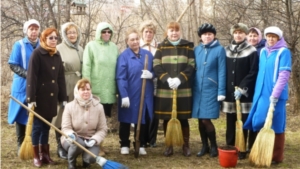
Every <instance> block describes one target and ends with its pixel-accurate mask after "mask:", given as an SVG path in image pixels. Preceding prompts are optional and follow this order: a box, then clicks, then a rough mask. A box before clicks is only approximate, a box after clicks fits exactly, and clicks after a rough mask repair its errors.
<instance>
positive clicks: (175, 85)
mask: <svg viewBox="0 0 300 169" xmlns="http://www.w3.org/2000/svg"><path fill="white" fill-rule="evenodd" d="M180 84H181V82H180V80H179V78H178V77H175V78H173V79H172V82H171V85H169V87H170V88H171V89H177V88H178V86H179V85H180Z"/></svg>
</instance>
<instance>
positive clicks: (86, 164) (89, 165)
mask: <svg viewBox="0 0 300 169" xmlns="http://www.w3.org/2000/svg"><path fill="white" fill-rule="evenodd" d="M82 158H83V157H82ZM90 167H91V164H90V163H87V162H85V161H84V160H83V159H82V168H90Z"/></svg>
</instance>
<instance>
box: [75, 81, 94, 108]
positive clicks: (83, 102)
mask: <svg viewBox="0 0 300 169" xmlns="http://www.w3.org/2000/svg"><path fill="white" fill-rule="evenodd" d="M74 97H75V100H77V102H78V104H79V105H80V106H82V107H84V108H87V107H89V105H90V104H91V103H92V100H93V95H92V94H91V97H90V98H89V99H87V100H84V99H83V98H81V97H80V95H79V90H78V85H77V84H76V86H75V87H74Z"/></svg>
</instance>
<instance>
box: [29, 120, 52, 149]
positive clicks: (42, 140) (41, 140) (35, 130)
mask: <svg viewBox="0 0 300 169" xmlns="http://www.w3.org/2000/svg"><path fill="white" fill-rule="evenodd" d="M46 120H47V121H48V122H49V123H51V121H52V118H51V119H46ZM49 130H50V126H48V125H47V124H46V123H44V122H43V121H42V120H40V119H39V118H37V117H34V120H33V126H32V145H39V144H42V145H44V144H48V140H49Z"/></svg>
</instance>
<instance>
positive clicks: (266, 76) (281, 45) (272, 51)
mask: <svg viewBox="0 0 300 169" xmlns="http://www.w3.org/2000/svg"><path fill="white" fill-rule="evenodd" d="M264 35H265V38H266V39H267V43H266V47H265V48H263V49H262V51H261V55H260V58H259V71H258V76H257V80H256V86H255V93H254V98H253V105H252V108H251V111H250V114H249V117H248V119H247V121H246V122H245V124H244V128H245V129H249V130H251V131H254V132H256V133H257V132H259V131H260V129H262V127H263V126H264V123H265V119H266V117H267V113H268V109H269V105H270V103H272V104H273V105H274V106H275V107H274V108H275V110H274V112H273V119H272V129H273V130H274V131H275V144H274V151H273V158H272V163H281V162H282V161H283V151H284V141H285V127H286V107H285V105H286V101H287V100H288V80H289V77H290V73H291V69H292V65H291V53H290V50H289V49H288V48H287V44H286V42H285V40H284V38H283V32H282V30H280V28H278V27H276V26H271V27H268V28H266V29H265V31H264Z"/></svg>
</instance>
